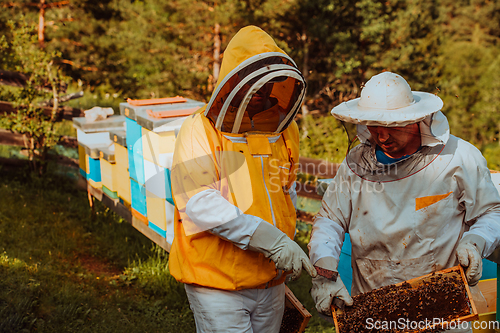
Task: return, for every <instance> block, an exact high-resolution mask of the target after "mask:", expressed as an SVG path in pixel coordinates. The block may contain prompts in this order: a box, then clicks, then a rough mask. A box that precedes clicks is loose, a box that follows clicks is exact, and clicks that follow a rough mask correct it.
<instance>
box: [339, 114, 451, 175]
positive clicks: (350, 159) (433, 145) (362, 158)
mask: <svg viewBox="0 0 500 333" xmlns="http://www.w3.org/2000/svg"><path fill="white" fill-rule="evenodd" d="M443 117H444V116H443ZM432 118H433V116H432V115H431V116H429V117H428V119H426V120H425V121H422V122H420V123H419V125H420V140H421V147H420V149H419V150H417V151H416V152H414V153H413V154H411V155H409V156H406V157H403V158H402V159H401V160H398V161H397V162H395V163H392V164H383V163H381V162H379V161H378V160H377V156H376V147H377V145H376V143H375V140H374V139H373V138H372V137H371V133H370V131H369V130H368V128H367V127H366V126H364V125H358V126H357V127H356V130H357V135H356V137H355V139H354V140H353V141H352V142H351V144H350V145H349V149H348V152H347V155H346V159H345V162H346V165H347V166H348V167H349V169H350V170H351V171H352V172H353V173H354V174H356V175H357V176H358V177H360V178H362V179H365V180H368V181H373V182H379V183H383V182H392V181H397V180H400V179H404V178H406V177H409V176H411V175H413V174H415V173H417V172H420V171H422V170H423V169H424V168H426V167H427V166H429V165H430V164H431V163H432V161H434V160H435V159H436V158H437V157H438V156H439V154H440V153H441V151H442V150H443V148H444V146H445V144H444V142H440V141H439V140H438V139H436V137H435V136H434V135H432V134H431V131H430V125H431V123H432ZM397 130H398V131H405V129H404V127H401V128H397ZM402 134H403V135H404V134H408V133H402Z"/></svg>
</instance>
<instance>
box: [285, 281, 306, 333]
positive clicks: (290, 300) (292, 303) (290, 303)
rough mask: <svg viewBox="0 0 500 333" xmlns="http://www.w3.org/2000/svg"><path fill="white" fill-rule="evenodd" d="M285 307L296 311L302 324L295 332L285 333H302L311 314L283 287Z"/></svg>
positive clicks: (288, 289) (286, 287)
mask: <svg viewBox="0 0 500 333" xmlns="http://www.w3.org/2000/svg"><path fill="white" fill-rule="evenodd" d="M285 307H288V308H290V307H291V308H295V309H296V310H297V311H299V312H300V315H301V316H302V323H301V325H300V328H299V329H298V330H297V331H294V332H286V333H302V332H304V330H305V329H306V327H307V324H308V323H309V319H311V317H312V316H311V314H310V313H309V311H307V309H306V308H305V307H304V306H303V305H302V303H300V301H299V300H298V299H297V297H295V295H294V294H293V292H292V291H291V290H290V288H288V286H287V285H285Z"/></svg>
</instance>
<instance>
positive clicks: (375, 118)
mask: <svg viewBox="0 0 500 333" xmlns="http://www.w3.org/2000/svg"><path fill="white" fill-rule="evenodd" d="M442 107H443V101H442V100H441V98H439V97H438V96H436V95H434V94H430V93H426V92H421V91H412V90H411V88H410V85H409V84H408V83H407V82H406V80H405V79H404V78H403V77H402V76H401V75H398V74H394V73H391V72H383V73H380V74H377V75H375V76H373V77H372V78H371V79H370V80H369V81H368V82H367V83H366V84H365V86H364V88H363V89H362V90H361V97H359V98H356V99H353V100H350V101H347V102H343V103H341V104H339V105H337V106H336V107H334V108H333V109H332V111H331V113H332V115H333V116H334V117H335V118H337V119H339V120H341V121H345V122H349V123H354V124H358V125H366V126H385V127H399V126H406V125H409V124H413V123H416V122H419V121H422V120H424V119H425V118H426V117H428V116H429V115H431V114H433V113H435V112H438V111H440V110H441V108H442Z"/></svg>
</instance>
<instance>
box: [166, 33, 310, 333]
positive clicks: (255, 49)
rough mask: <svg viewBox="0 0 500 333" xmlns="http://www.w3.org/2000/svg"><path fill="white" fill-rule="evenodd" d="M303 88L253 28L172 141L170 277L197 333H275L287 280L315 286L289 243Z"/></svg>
mask: <svg viewBox="0 0 500 333" xmlns="http://www.w3.org/2000/svg"><path fill="white" fill-rule="evenodd" d="M305 87H306V84H305V81H304V78H303V76H302V74H301V73H300V72H299V70H298V69H297V66H296V65H295V63H294V62H293V60H292V59H291V58H290V57H289V56H288V55H287V54H286V53H285V52H283V51H282V50H281V49H280V48H278V46H277V45H276V43H275V42H274V40H273V39H272V38H271V37H270V36H269V35H268V34H267V33H265V32H264V31H262V30H261V29H260V28H258V27H255V26H248V27H245V28H243V29H241V30H240V31H239V32H238V33H237V34H236V35H235V36H234V37H233V39H232V40H231V41H230V43H229V45H228V46H227V49H226V51H225V52H224V58H223V61H222V66H221V71H220V77H219V80H218V82H217V86H216V88H215V91H214V92H213V94H212V97H211V98H210V101H209V102H208V104H207V105H205V106H204V107H203V108H202V109H201V110H200V111H199V112H196V113H195V114H194V115H193V116H191V117H189V118H188V119H187V120H186V121H185V122H184V123H183V125H182V128H181V130H180V132H179V134H178V137H177V139H176V146H175V153H174V161H173V167H172V173H171V175H172V190H173V195H174V201H175V204H176V214H175V238H174V241H173V244H172V249H171V253H170V257H169V268H170V272H171V274H172V275H173V276H174V277H175V278H176V279H177V280H178V281H181V282H183V283H185V289H186V292H187V295H188V298H189V303H190V306H191V309H192V310H193V313H194V318H195V322H196V328H197V332H237V333H242V332H258V333H261V332H279V329H280V324H281V319H282V315H283V311H284V302H285V299H284V297H285V294H284V292H285V289H284V288H285V286H284V281H285V278H286V275H287V274H290V275H291V277H292V278H297V277H298V276H299V274H300V273H301V270H302V268H305V269H306V270H307V272H308V273H309V274H310V275H312V276H315V275H316V271H315V269H314V267H313V266H312V265H311V263H310V261H309V258H308V257H307V255H306V254H305V253H304V251H303V250H302V249H301V248H300V246H299V245H297V244H296V243H295V242H294V241H293V238H294V234H295V222H296V214H295V208H294V201H295V200H296V192H295V186H294V183H295V179H296V173H295V171H296V168H297V162H298V144H299V134H298V128H297V124H296V123H295V122H294V120H293V119H294V117H295V115H296V114H297V111H298V110H299V108H300V106H301V103H302V101H303V98H304V94H305Z"/></svg>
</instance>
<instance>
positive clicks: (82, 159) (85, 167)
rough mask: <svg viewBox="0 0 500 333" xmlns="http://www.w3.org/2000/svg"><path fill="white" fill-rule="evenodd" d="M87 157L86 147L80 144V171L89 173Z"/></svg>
mask: <svg viewBox="0 0 500 333" xmlns="http://www.w3.org/2000/svg"><path fill="white" fill-rule="evenodd" d="M85 157H86V156H85V147H83V146H82V145H81V144H78V166H79V167H80V169H82V170H83V171H85V172H86V173H88V163H86V159H85Z"/></svg>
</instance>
